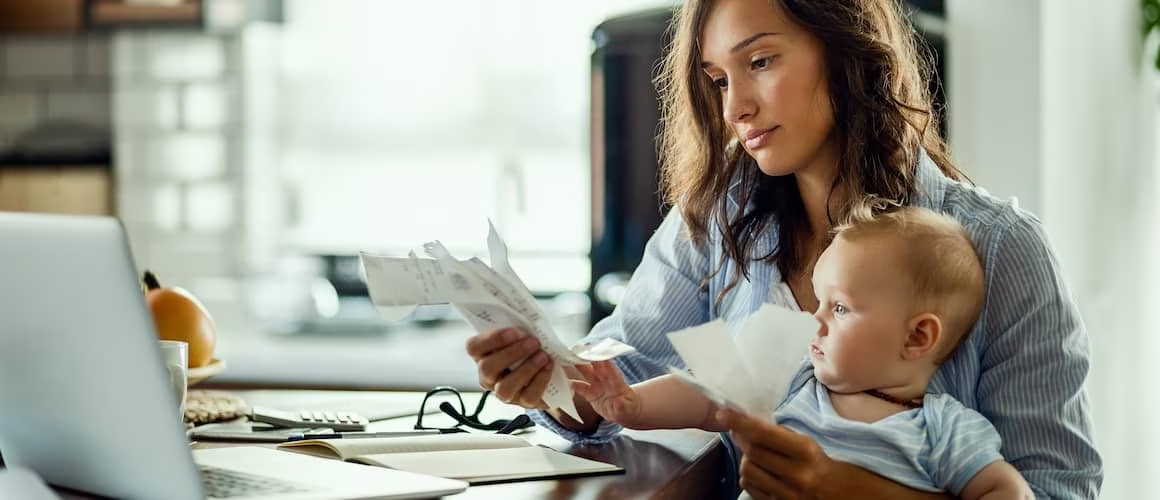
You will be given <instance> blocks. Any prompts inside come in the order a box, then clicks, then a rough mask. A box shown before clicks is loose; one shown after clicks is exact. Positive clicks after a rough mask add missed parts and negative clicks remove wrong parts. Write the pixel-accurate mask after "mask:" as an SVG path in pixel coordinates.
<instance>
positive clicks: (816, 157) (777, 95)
mask: <svg viewBox="0 0 1160 500" xmlns="http://www.w3.org/2000/svg"><path fill="white" fill-rule="evenodd" d="M700 49H701V66H702V68H703V69H704V70H705V73H706V74H707V75H708V77H707V78H709V79H711V80H712V84H713V86H714V87H716V88H717V89H718V91H719V92H721V104H722V110H723V111H724V118H725V121H726V123H728V124H729V126H730V127H731V128H732V129H733V132H734V134H736V136H737V138H738V140H739V141H740V142H741V144H742V145H743V146H744V147H745V150H746V151H748V152H749V154H750V156H752V157H753V158H754V159H755V160H757V165H758V166H759V167H760V168H761V171H762V172H765V173H766V174H767V175H787V174H792V173H797V172H801V171H803V170H804V169H807V168H811V169H812V168H813V167H814V166H815V165H820V166H821V168H834V166H835V165H836V161H837V153H836V145H835V141H833V140H832V137H831V136H832V134H831V132H832V130H833V128H834V115H833V109H832V108H831V104H830V95H829V90H828V87H827V82H826V67H825V58H824V55H823V50H822V44H821V41H820V40H818V39H817V38H815V37H814V36H813V35H812V34H810V33H809V32H807V31H806V30H805V29H803V28H801V27H799V26H797V25H796V24H794V23H793V22H791V21H790V19H789V17H788V16H787V15H786V13H785V12H784V11H783V10H782V8H781V6H780V5H779V3H778V2H777V1H775V0H716V1H715V2H714V5H713V7H712V8H711V9H710V11H709V14H708V16H707V18H706V20H705V26H704V29H703V31H702V32H701V38H700Z"/></svg>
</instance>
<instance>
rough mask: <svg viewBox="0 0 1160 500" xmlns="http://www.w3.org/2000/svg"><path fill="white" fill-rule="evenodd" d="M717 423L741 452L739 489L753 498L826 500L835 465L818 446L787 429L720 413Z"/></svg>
mask: <svg viewBox="0 0 1160 500" xmlns="http://www.w3.org/2000/svg"><path fill="white" fill-rule="evenodd" d="M717 419H718V420H719V421H720V422H721V423H722V424H724V425H725V426H726V427H728V428H729V431H730V433H731V435H732V436H733V441H734V442H735V443H736V444H737V446H738V447H739V448H740V449H741V454H742V457H741V487H742V488H744V489H745V491H746V492H748V493H749V494H750V495H752V496H753V498H755V499H757V500H762V499H766V498H776V499H777V500H795V499H802V498H829V496H828V494H827V492H824V491H823V487H824V486H832V485H827V478H828V476H829V475H830V474H831V472H832V471H833V470H834V469H835V462H834V461H833V460H831V459H830V457H828V456H826V454H825V452H823V451H822V448H821V446H819V445H818V443H816V442H814V440H812V439H810V438H809V437H807V436H804V435H802V434H798V433H796V432H794V431H792V430H790V429H789V428H787V427H784V426H781V425H777V424H774V423H772V422H767V421H763V420H759V419H756V418H753V417H751V416H749V415H745V414H742V413H738V412H736V411H733V410H729V409H724V410H721V411H719V412H718V413H717Z"/></svg>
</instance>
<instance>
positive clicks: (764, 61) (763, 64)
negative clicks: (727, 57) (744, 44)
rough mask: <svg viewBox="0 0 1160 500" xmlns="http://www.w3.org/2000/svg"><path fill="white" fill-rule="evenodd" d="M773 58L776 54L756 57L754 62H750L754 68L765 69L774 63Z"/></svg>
mask: <svg viewBox="0 0 1160 500" xmlns="http://www.w3.org/2000/svg"><path fill="white" fill-rule="evenodd" d="M773 58H774V56H769V57H762V58H761V59H755V60H754V61H753V62H751V63H749V66H750V67H751V68H753V69H765V68H768V67H769V65H770V64H771V63H773Z"/></svg>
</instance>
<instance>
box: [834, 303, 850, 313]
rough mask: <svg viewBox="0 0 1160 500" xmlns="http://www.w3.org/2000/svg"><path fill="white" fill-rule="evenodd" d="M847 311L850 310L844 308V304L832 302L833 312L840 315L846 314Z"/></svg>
mask: <svg viewBox="0 0 1160 500" xmlns="http://www.w3.org/2000/svg"><path fill="white" fill-rule="evenodd" d="M848 312H850V310H849V309H846V306H844V305H842V304H834V314H837V315H839V316H841V315H843V314H846V313H848Z"/></svg>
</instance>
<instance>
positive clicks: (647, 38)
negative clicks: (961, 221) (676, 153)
mask: <svg viewBox="0 0 1160 500" xmlns="http://www.w3.org/2000/svg"><path fill="white" fill-rule="evenodd" d="M907 6H908V10H909V14H910V19H911V21H912V23H913V25H914V26H915V30H916V31H917V32H918V33H919V35H920V36H921V37H922V38H923V39H924V40H925V41H926V43H927V45H928V47H929V48H930V50H931V52H932V53H933V56H934V63H935V64H934V69H935V78H933V79H932V81H931V89H932V91H933V95H934V99H935V109H936V111H937V112H939V113H940V114H941V120H942V122H941V123H942V126H941V129H942V131H943V134H944V137H945V133H946V104H945V103H946V94H945V91H944V90H945V89H944V88H943V85H942V83H941V82H942V81H943V78H942V76H943V75H945V71H946V62H945V61H946V58H945V54H946V37H945V27H944V25H945V19H946V9H945V1H944V0H910V1H908V2H907ZM672 14H673V10H672V7H660V8H654V9H649V10H643V11H640V12H635V13H631V14H626V15H620V16H616V17H612V18H609V19H607V20H605V21H604V22H602V23H601V24H600V25H598V26H597V27H596V29H595V30H593V32H592V41H593V42H594V47H595V48H594V50H593V53H592V59H591V64H592V71H591V74H592V81H591V87H590V91H591V110H590V111H591V115H590V125H591V131H590V132H591V137H590V148H591V149H590V153H591V174H592V178H591V179H592V198H591V208H592V247H591V253H590V254H589V256H590V258H591V264H592V273H591V282H590V285H589V288H588V295H589V298H590V300H591V304H592V309H591V316H590V322H591V323H592V324H595V323H596V322H597V321H599V320H600V319H601V318H604V317H605V316H607V315H608V314H610V313H611V312H612V309H613V308H614V307H615V306H616V303H617V302H618V300H619V294H620V292H621V291H622V290H623V286H624V284H625V283H626V282H627V280H628V277H629V276H630V275H631V273H632V271H633V270H634V269H635V268H636V266H637V264H639V263H640V259H641V256H642V254H643V252H644V245H645V243H646V242H647V241H648V238H649V236H651V235H652V233H653V232H654V231H655V230H656V228H657V226H659V225H660V221H661V219H662V218H663V217H664V214H665V213H666V212H667V211H668V209H669V207H668V206H667V205H665V204H664V203H663V201H662V198H661V196H660V191H659V187H658V186H659V183H658V180H659V171H658V170H657V164H658V155H657V138H658V137H659V134H660V126H661V124H660V102H659V99H658V96H657V92H656V87H655V86H654V85H653V77H654V76H655V75H656V73H657V71H658V68H659V63H660V59H661V57H662V54H663V50H664V47H667V46H668V43H669V38H668V35H669V33H668V25H669V22H670V21H671V19H672Z"/></svg>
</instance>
